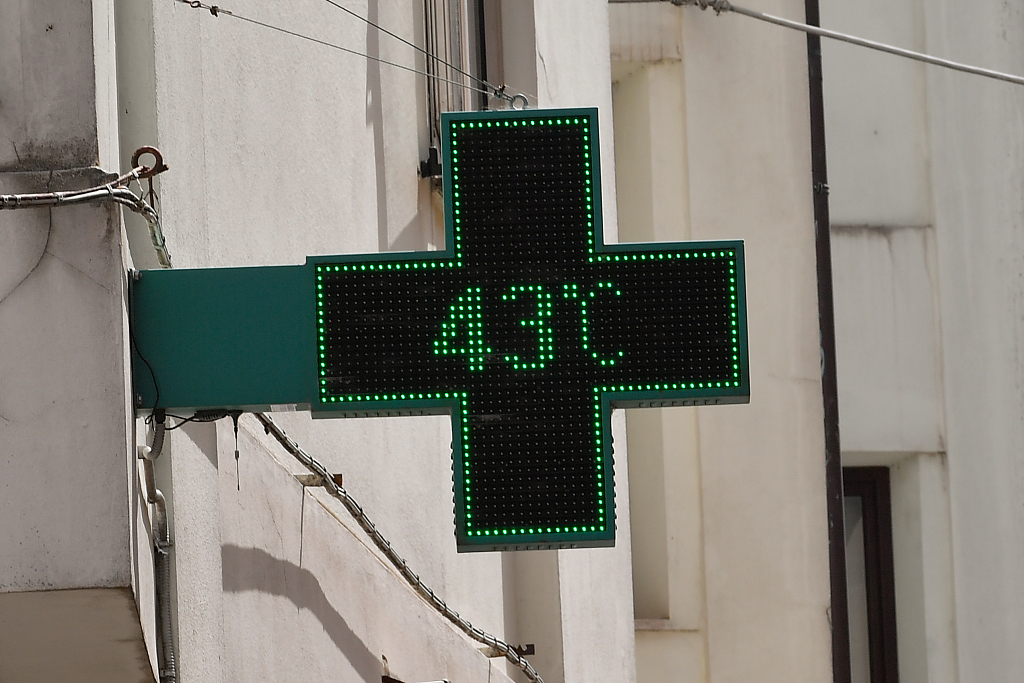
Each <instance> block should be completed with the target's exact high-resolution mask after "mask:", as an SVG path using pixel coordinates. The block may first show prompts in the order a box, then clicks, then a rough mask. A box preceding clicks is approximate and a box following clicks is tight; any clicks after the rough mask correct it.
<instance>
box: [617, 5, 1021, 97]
mask: <svg viewBox="0 0 1024 683" xmlns="http://www.w3.org/2000/svg"><path fill="white" fill-rule="evenodd" d="M645 1H647V0H609V2H613V3H628V2H645ZM661 1H663V2H671V3H672V4H673V5H696V6H697V7H700V8H701V9H702V10H706V9H713V10H715V14H721V13H722V12H734V13H736V14H742V15H744V16H747V17H751V18H753V19H758V20H760V21H766V22H768V23H770V24H776V25H778V26H785V27H786V28H791V29H795V30H797V31H803V32H804V33H810V34H811V35H815V36H821V37H823V38H832V39H833V40H839V41H842V42H844V43H850V44H851V45H858V46H860V47H866V48H868V49H870V50H878V51H879V52H887V53H889V54H892V55H897V56H899V57H906V58H908V59H914V60H916V61H919V62H924V63H925V64H933V65H935V66H941V67H945V68H947V69H953V70H954V71H962V72H964V73H969V74H974V75H975V76H984V77H985V78H994V79H996V80H1000V81H1006V82H1007V83H1015V84H1017V85H1024V77H1021V76H1015V75H1013V74H1008V73H1003V72H1002V71H993V70H992V69H983V68H981V67H978V66H971V65H970V64H962V63H960V62H954V61H952V60H950V59H943V58H941V57H933V56H932V55H928V54H925V53H923V52H915V51H914V50H907V49H905V48H902V47H896V46H894V45H887V44H886V43H879V42H877V41H874V40H867V39H865V38H858V37H857V36H851V35H849V34H847V33H840V32H839V31H832V30H829V29H825V28H821V27H820V26H812V25H810V24H804V23H801V22H799V21H792V20H790V19H784V18H782V17H777V16H775V15H773V14H766V13H764V12H758V11H756V10H752V9H747V8H745V7H739V6H737V5H733V4H732V3H730V2H729V1H728V0H661Z"/></svg>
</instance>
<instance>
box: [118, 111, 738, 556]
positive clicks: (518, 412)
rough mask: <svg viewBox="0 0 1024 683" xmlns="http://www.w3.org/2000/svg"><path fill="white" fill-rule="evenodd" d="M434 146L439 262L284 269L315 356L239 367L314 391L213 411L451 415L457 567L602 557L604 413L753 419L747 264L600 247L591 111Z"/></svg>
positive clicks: (536, 117)
mask: <svg viewBox="0 0 1024 683" xmlns="http://www.w3.org/2000/svg"><path fill="white" fill-rule="evenodd" d="M442 127H443V169H444V178H443V182H444V188H445V222H446V225H445V227H446V235H447V244H446V246H447V249H446V251H443V252H420V253H411V254H410V253H404V254H393V253H391V254H376V255H358V256H333V257H313V258H310V259H309V260H308V262H307V265H306V266H305V267H304V268H303V267H298V266H296V267H294V268H295V269H296V271H295V272H296V274H297V275H296V277H297V278H298V279H297V280H296V282H303V281H304V282H306V283H307V284H305V285H302V284H296V285H294V286H290V285H289V286H288V287H284V286H282V285H281V284H280V283H278V284H277V285H276V286H275V288H274V291H275V292H276V291H279V290H281V289H287V290H288V291H293V290H294V291H299V290H302V288H303V287H304V286H305V287H308V289H306V290H305V291H308V292H311V293H312V292H315V302H313V303H312V305H310V306H309V308H305V307H304V306H301V305H299V304H296V305H294V306H292V307H291V310H292V311H293V314H295V315H301V316H309V317H310V318H311V321H310V323H309V325H310V326H309V327H308V328H306V327H305V325H306V323H304V322H301V321H300V323H299V327H301V328H302V329H311V330H312V331H313V334H315V337H316V339H315V342H312V343H311V344H310V345H309V346H307V347H304V349H300V348H299V347H300V346H301V344H302V342H301V341H300V340H297V341H295V342H294V344H293V346H294V348H296V349H299V350H297V351H296V352H295V353H294V354H293V355H294V356H296V358H290V359H288V360H287V361H284V365H285V366H286V367H285V368H284V369H281V368H279V367H277V366H276V365H275V366H274V367H270V365H271V364H270V363H267V362H265V361H259V360H258V359H257V360H254V361H253V362H255V363H256V364H259V365H261V367H260V369H261V372H260V373H257V374H258V375H259V379H258V380H253V379H251V378H249V379H245V380H241V381H243V382H253V381H258V382H266V383H268V384H269V383H270V380H264V379H263V374H266V373H270V374H275V373H276V376H278V380H277V382H278V385H282V384H283V385H287V384H288V382H289V381H290V380H287V379H283V378H282V377H281V376H282V375H284V374H287V375H289V376H290V375H291V374H292V373H293V370H292V369H291V368H292V366H297V365H304V364H307V363H308V364H309V365H304V367H312V370H311V371H310V372H308V373H304V372H302V371H296V374H300V375H303V377H307V378H309V379H302V380H298V381H292V384H294V385H295V387H294V388H293V389H289V390H288V392H282V393H281V394H280V395H279V396H276V397H270V393H272V391H273V389H272V388H271V387H268V388H267V390H266V392H265V393H264V395H266V396H268V398H264V399H260V400H258V401H257V400H253V401H247V400H243V399H242V397H240V396H236V397H227V396H224V397H221V398H220V399H219V400H222V401H232V402H233V403H234V404H252V403H270V404H272V403H296V404H306V403H308V404H309V405H310V407H311V409H312V410H313V412H314V415H315V416H319V417H332V416H381V415H408V414H425V413H449V414H450V415H451V418H452V450H453V459H454V462H453V471H454V505H455V516H456V531H455V534H456V538H457V544H458V548H459V550H460V551H467V550H510V549H529V548H562V547H587V546H606V545H612V544H613V542H614V536H615V514H614V513H615V509H614V496H613V476H612V456H613V449H612V443H611V411H612V408H614V407H655V406H669V405H704V404H715V403H742V402H746V401H747V400H748V397H749V379H748V377H749V372H748V366H747V345H746V312H745V303H744V278H743V245H742V243H741V242H739V241H723V242H688V243H672V244H614V245H606V244H604V242H603V239H602V227H601V194H600V177H601V176H600V167H599V155H598V137H597V133H598V129H597V112H596V110H593V109H576V110H547V111H545V110H532V111H531V110H525V111H507V112H471V113H457V114H446V115H444V116H443V119H442ZM240 270H245V269H240ZM300 271H301V277H299V275H298V273H299V272H300ZM147 276H148V273H147ZM227 277H230V276H227ZM302 278H308V279H306V280H302ZM254 279H255V278H254ZM144 283H146V277H143V279H142V280H141V281H140V283H139V285H140V286H137V287H136V288H135V289H136V290H138V292H139V293H140V294H141V293H142V292H143V290H144V287H142V286H141V285H143V284H144ZM253 286H255V284H254V283H249V284H247V285H246V287H248V288H252V287H253ZM223 288H224V287H222V289H223ZM238 288H239V287H238V286H231V287H229V289H232V290H234V289H238ZM280 296H286V295H283V294H282V295H280ZM287 296H292V295H291V294H288V295H287ZM296 296H298V295H296ZM254 308H255V307H254ZM133 310H135V311H138V310H139V297H136V303H135V305H134V307H133ZM296 311H297V312H296ZM249 315H250V316H257V317H259V316H271V318H272V317H273V315H276V314H271V313H267V312H266V311H263V310H250V312H249ZM258 324H259V325H260V326H261V327H263V328H269V329H282V330H284V335H285V336H287V335H289V334H294V333H293V332H291V330H293V329H295V326H294V325H289V323H288V322H287V321H286V320H277V319H262V320H260V321H259V323H258ZM152 336H153V335H151V334H149V335H147V343H149V341H148V339H150V338H152ZM298 336H301V335H298ZM289 343H291V342H289ZM305 349H309V350H305ZM260 353H261V356H262V357H263V358H280V357H281V356H282V355H284V352H283V351H282V350H274V349H263V350H262V351H261V352H260ZM311 356H315V357H311ZM250 358H252V356H250ZM215 370H216V369H215V368H211V369H207V370H206V371H204V377H203V378H201V380H200V378H194V379H196V381H207V379H208V377H207V375H208V374H209V373H210V372H214V371H215ZM161 372H162V371H161V370H160V369H159V368H158V369H156V373H155V374H156V377H157V379H158V381H159V382H160V386H161V396H164V391H165V390H164V387H163V383H162V381H160V375H161ZM239 372H240V373H241V372H242V371H241V370H239ZM146 374H147V373H146V372H145V370H141V371H140V370H138V369H137V371H136V376H137V377H139V376H143V377H145V376H146ZM137 384H138V382H137ZM167 391H171V390H170V389H168V390H167ZM304 392H305V394H304ZM140 393H142V394H144V397H143V404H144V405H145V401H146V397H147V396H149V395H150V394H148V393H146V391H140ZM285 393H287V395H285ZM304 395H305V396H306V398H303V396H304ZM278 399H280V400H278ZM190 405H193V406H194V405H195V404H194V403H193V404H190ZM368 457H371V455H370V454H368ZM395 476H401V475H400V473H399V474H396V475H395Z"/></svg>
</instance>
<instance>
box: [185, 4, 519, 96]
mask: <svg viewBox="0 0 1024 683" xmlns="http://www.w3.org/2000/svg"><path fill="white" fill-rule="evenodd" d="M328 1H329V0H328ZM175 2H178V3H181V4H183V5H188V6H189V7H192V8H193V9H204V10H208V11H209V12H210V14H212V15H213V16H215V17H220V16H226V17H231V18H232V19H239V20H241V21H244V22H247V23H250V24H255V25H256V26H262V27H263V28H267V29H270V30H272V31H278V32H279V33H284V34H286V35H289V36H292V37H294V38H300V39H302V40H308V41H309V42H311V43H316V44H317V45H322V46H323V47H328V48H331V49H332V50H340V51H341V52H346V53H348V54H350V55H355V56H357V57H362V58H364V59H369V60H370V61H372V62H377V63H379V64H387V65H388V66H393V67H395V68H396V69H402V70H403V71H409V72H411V73H414V74H419V75H420V76H426V77H427V78H433V79H434V80H437V81H441V82H442V83H448V84H449V85H454V86H457V87H459V88H465V89H466V90H472V91H474V92H479V93H483V94H485V95H488V96H490V97H494V98H496V99H500V100H505V101H506V102H509V103H510V104H512V103H514V102H516V101H518V100H520V99H526V97H525V95H510V94H508V93H507V92H505V86H501V87H496V86H493V85H491V84H490V83H488V82H487V81H485V80H483V79H481V78H477V77H476V76H473V75H471V74H468V73H466V72H465V71H463V70H462V69H460V68H458V67H457V66H455V65H453V64H449V63H448V62H446V61H444V60H443V59H441V58H440V57H438V56H436V55H430V54H429V53H426V52H425V51H424V50H423V49H422V48H420V47H417V46H416V45H414V44H413V43H410V42H409V41H407V40H406V39H404V38H402V37H400V36H398V35H396V34H394V33H392V32H391V31H387V30H385V29H383V28H381V27H380V26H377V25H376V24H374V23H372V22H370V21H369V20H368V19H366V18H364V17H361V16H360V15H358V14H356V13H355V12H351V11H349V10H347V9H345V8H344V7H342V6H341V5H337V4H335V3H333V2H332V3H331V4H332V5H334V6H335V7H338V8H340V9H345V11H346V12H348V13H349V14H352V15H353V16H355V17H358V18H359V19H361V20H363V21H365V22H366V23H368V24H370V25H371V26H373V27H374V28H376V29H378V30H380V31H382V32H384V33H386V34H388V35H389V36H394V37H395V38H398V40H401V41H402V42H403V43H405V44H407V45H410V46H412V47H414V48H416V49H417V50H419V51H420V52H424V54H427V56H428V57H430V58H431V59H433V60H436V61H438V62H440V63H442V64H444V65H446V66H448V67H449V68H451V69H453V70H455V71H457V72H459V73H460V74H463V75H464V76H468V77H469V78H471V79H473V80H475V81H478V82H480V83H482V84H483V85H484V86H486V87H479V86H475V85H470V84H468V83H464V82H461V81H455V80H452V79H449V78H444V77H443V76H440V75H438V74H432V73H428V72H426V71H420V70H419V69H414V68H413V67H411V66H406V65H404V64H399V63H397V62H392V61H389V60H387V59H382V58H381V57H374V56H373V55H369V54H366V53H365V52H359V51H358V50H353V49H351V48H347V47H342V46H341V45H336V44H335V43H330V42H328V41H326V40H320V39H319V38H313V37H312V36H307V35H305V34H303V33H298V32H297V31H291V30H289V29H286V28H281V27H280V26H275V25H274V24H268V23H266V22H263V21H260V20H258V19H252V18H250V17H247V16H244V15H241V14H238V13H237V12H234V11H232V10H226V9H224V8H223V7H220V6H219V5H208V4H206V3H203V2H200V1H199V0H175Z"/></svg>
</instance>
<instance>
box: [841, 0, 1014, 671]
mask: <svg viewBox="0 0 1024 683" xmlns="http://www.w3.org/2000/svg"><path fill="white" fill-rule="evenodd" d="M822 18H823V23H824V24H826V25H828V26H830V27H833V28H837V29H839V30H848V31H851V32H854V33H857V34H859V35H863V36H865V37H869V38H877V39H880V40H883V41H888V42H892V43H895V44H898V45H901V46H905V47H909V48H911V49H919V50H923V51H925V52H928V53H929V54H934V55H938V56H942V57H947V58H951V59H955V60H958V61H963V62H966V63H970V64H975V65H979V66H984V67H987V68H991V69H996V70H1001V71H1007V72H1011V73H1017V74H1019V73H1022V72H1024V57H1022V49H1021V48H1022V45H1024V30H1022V28H1021V27H1022V23H1021V18H1022V15H1021V8H1020V7H1018V6H1016V5H1012V4H1004V5H993V6H991V7H988V6H985V7H981V6H971V7H969V8H968V7H963V6H960V5H957V4H956V3H950V2H946V1H945V0H921V1H920V2H914V3H908V4H904V5H901V6H899V7H894V6H893V5H891V4H885V3H872V2H869V3H866V4H865V3H858V4H856V5H851V4H848V3H837V2H831V1H828V2H822ZM823 55H824V62H825V65H824V68H825V94H826V123H827V126H828V131H827V134H828V158H829V180H830V185H831V189H832V194H831V196H830V202H831V205H832V217H833V258H834V260H835V272H836V318H837V335H838V340H837V347H838V350H839V374H840V415H841V425H842V437H843V448H844V453H843V458H844V462H845V463H846V464H852V465H858V464H883V465H889V466H890V467H891V471H892V476H893V526H894V529H893V533H894V545H895V564H896V594H897V619H898V621H899V656H900V676H901V680H912V681H929V682H936V681H943V682H945V681H957V680H959V681H981V680H1001V679H1006V678H1013V677H1014V676H1016V675H1017V672H1019V671H1020V670H1021V668H1022V661H1021V654H1020V653H1021V648H1020V643H1021V633H1022V632H1024V631H1022V627H1024V623H1022V619H1024V616H1022V615H1024V604H1022V598H1021V593H1020V591H1019V590H1017V588H1019V586H1017V583H1019V582H1018V581H1017V580H1016V578H1011V577H1019V576H1020V575H1021V570H1022V568H1024V551H1022V548H1024V513H1022V511H1021V508H1020V506H1019V504H1018V502H1019V491H1020V490H1021V483H1022V480H1021V476H1022V475H1021V472H1022V465H1021V455H1020V454H1021V445H1022V444H1021V442H1022V440H1024V429H1022V424H1021V418H1020V415H1021V414H1022V408H1024V405H1022V395H1021V392H1020V390H1019V386H1020V376H1021V370H1020V362H1019V355H1020V352H1019V347H1020V343H1019V340H1020V338H1021V329H1020V320H1021V305H1020V301H1021V298H1022V292H1021V287H1022V285H1021V279H1020V273H1021V272H1022V263H1021V256H1020V254H1021V240H1020V234H1021V230H1022V227H1024V191H1022V186H1021V182H1020V178H1021V175H1022V168H1024V130H1022V129H1021V125H1020V121H1021V113H1022V111H1024V94H1022V92H1021V89H1020V88H1015V87H1013V86H1009V87H1004V86H1003V85H1002V84H1000V83H997V82H993V81H988V80H986V79H981V78H978V77H974V76H967V75H964V74H958V73H953V72H949V71H945V70H942V69H937V68H934V67H925V66H922V65H919V64H912V63H910V62H907V61H904V60H898V59H896V58H893V57H890V56H884V55H873V54H867V53H865V52H863V51H857V50H855V49H852V48H849V47H845V46H840V45H833V44H829V43H826V44H825V46H824V48H823Z"/></svg>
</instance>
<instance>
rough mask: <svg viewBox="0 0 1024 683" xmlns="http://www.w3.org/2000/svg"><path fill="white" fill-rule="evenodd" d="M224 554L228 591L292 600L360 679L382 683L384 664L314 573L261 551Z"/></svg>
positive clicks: (226, 550)
mask: <svg viewBox="0 0 1024 683" xmlns="http://www.w3.org/2000/svg"><path fill="white" fill-rule="evenodd" d="M220 552H221V562H222V565H221V566H222V580H223V582H224V590H226V591H229V592H232V593H243V592H245V591H258V592H260V593H268V594H270V595H279V596H281V597H284V598H287V599H288V600H290V601H291V602H292V603H293V604H294V605H295V606H296V607H297V608H299V609H307V610H309V611H310V612H312V613H313V616H315V617H316V618H317V620H319V622H320V624H321V625H322V626H323V628H324V631H325V632H326V633H327V635H328V636H330V638H331V640H332V641H334V644H335V645H336V646H337V648H338V650H340V651H341V653H342V654H343V655H345V658H346V659H348V661H349V663H350V664H351V665H352V668H354V669H355V670H356V671H357V672H358V673H359V677H360V678H361V679H362V680H364V681H366V683H379V681H380V677H381V674H382V673H383V672H382V668H381V663H380V660H379V659H377V657H376V656H375V655H374V654H373V653H372V652H370V650H369V648H367V647H366V644H365V643H364V642H363V641H362V640H361V639H360V638H359V636H357V635H356V634H355V632H353V631H352V629H351V628H349V625H348V623H347V622H346V621H345V618H344V617H343V616H341V614H340V613H339V612H338V610H336V609H335V608H334V606H333V605H332V604H331V602H330V600H328V598H327V595H326V594H325V593H324V590H323V588H321V587H320V581H319V580H318V579H317V578H316V576H314V575H313V573H312V572H311V571H309V570H308V569H303V568H302V567H299V566H298V565H296V564H293V563H291V562H288V561H286V560H280V559H278V558H276V557H274V556H273V555H270V554H269V553H267V552H265V551H263V550H260V549H259V548H242V547H240V546H237V545H223V546H221V551H220Z"/></svg>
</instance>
